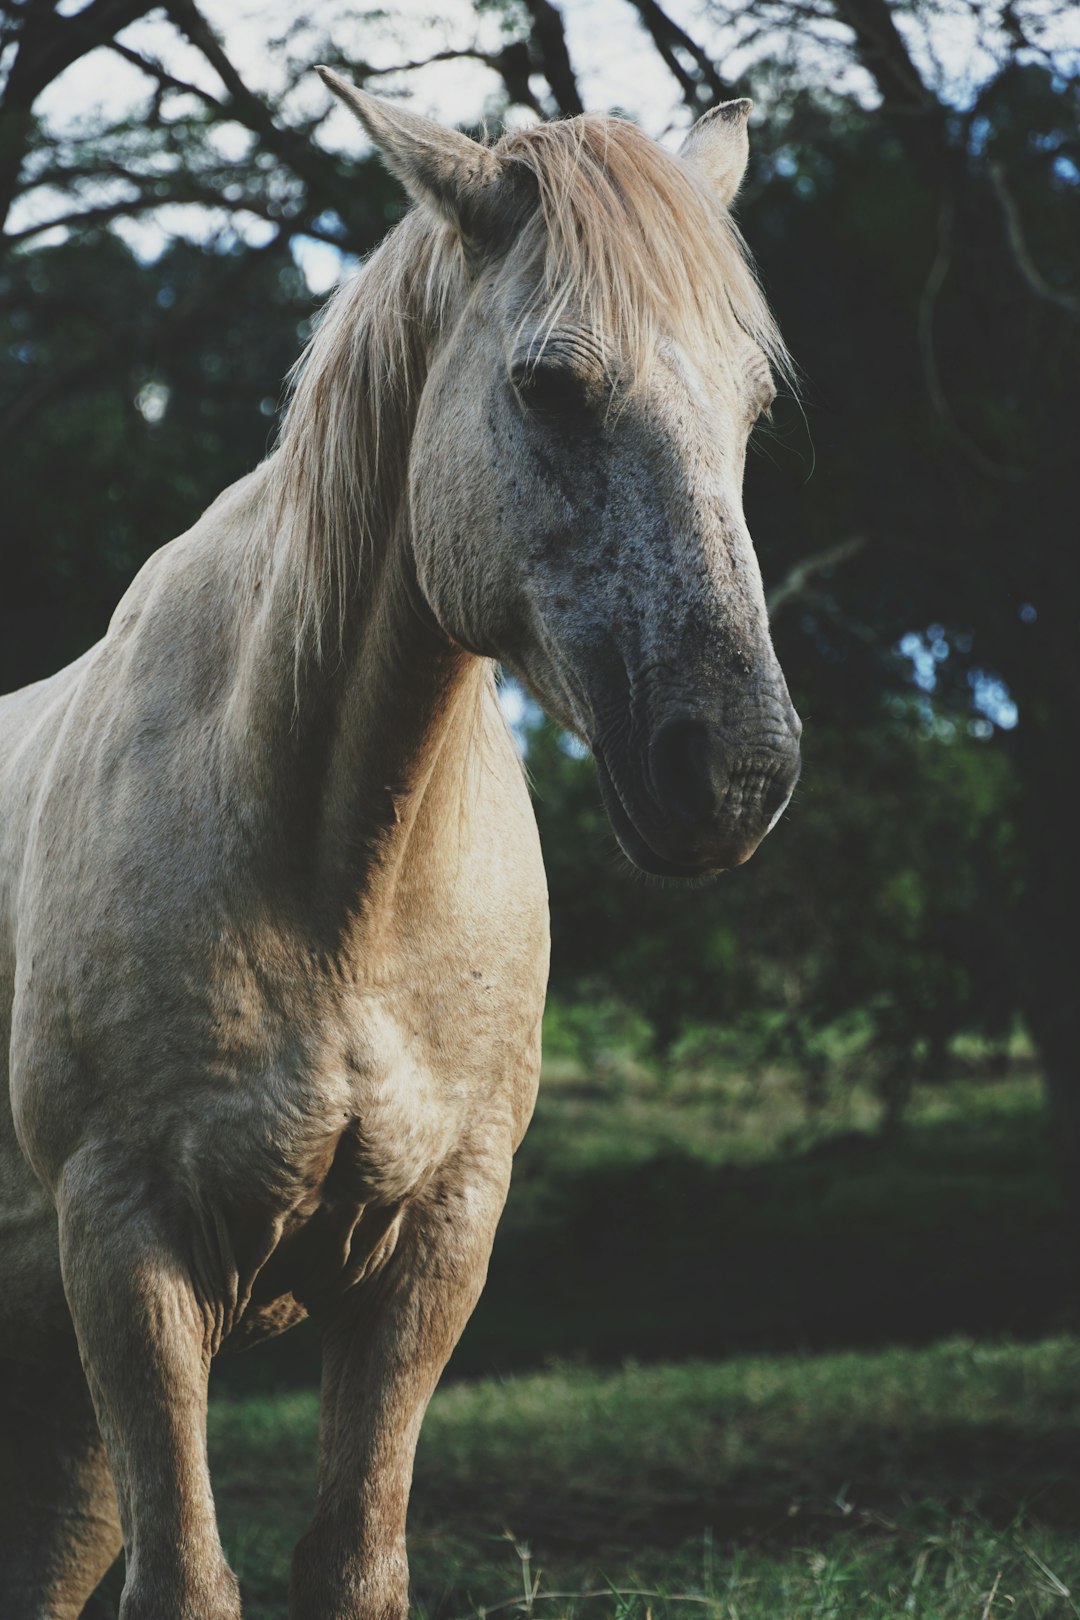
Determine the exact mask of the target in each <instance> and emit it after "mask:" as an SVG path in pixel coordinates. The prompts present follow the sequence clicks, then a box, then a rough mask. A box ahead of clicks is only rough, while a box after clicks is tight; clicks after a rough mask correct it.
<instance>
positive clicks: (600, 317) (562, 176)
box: [496, 114, 791, 386]
mask: <svg viewBox="0 0 1080 1620" xmlns="http://www.w3.org/2000/svg"><path fill="white" fill-rule="evenodd" d="M496 151H497V152H499V153H500V154H502V155H504V156H506V157H508V158H510V159H512V160H514V161H515V162H517V163H519V164H521V165H523V166H524V168H525V169H527V170H528V171H529V173H530V174H531V176H532V178H533V181H534V184H535V187H536V191H537V193H538V198H539V208H538V209H537V211H536V214H535V216H534V218H533V220H532V221H531V222H530V225H529V226H528V227H527V228H526V230H525V231H524V232H523V233H522V239H521V243H520V248H521V251H522V256H524V255H527V254H528V253H529V252H530V250H531V251H532V252H533V254H534V255H536V256H537V257H539V259H540V262H541V264H542V273H541V277H540V281H539V285H538V286H537V288H536V293H535V295H534V300H533V303H534V305H535V313H536V314H537V315H538V316H539V321H540V329H541V335H543V334H544V333H550V332H552V331H554V329H555V328H556V326H557V325H558V322H559V320H560V319H561V318H562V316H563V314H564V313H565V312H567V311H570V312H572V313H573V316H574V319H575V322H576V323H577V324H579V325H584V326H585V327H586V328H588V329H590V330H591V332H592V334H593V337H594V338H595V340H596V342H597V343H598V345H599V347H600V348H601V349H602V351H603V352H604V353H605V355H606V356H607V357H608V359H609V361H610V362H611V363H612V365H613V368H614V370H615V371H616V372H618V373H620V374H622V375H624V376H625V377H626V378H627V380H628V381H629V382H630V385H631V386H634V385H635V384H641V383H643V381H644V380H645V379H647V377H648V374H649V370H650V367H651V363H652V360H653V358H654V357H655V354H656V352H657V339H658V338H660V337H669V338H673V339H674V340H675V341H677V342H679V343H681V344H685V345H686V346H688V347H689V348H690V349H691V350H700V349H701V346H702V344H703V343H705V344H706V345H708V346H711V347H714V348H715V346H716V345H720V347H721V349H723V348H725V347H729V346H730V342H731V340H732V339H733V338H734V337H735V336H736V335H737V334H738V333H744V334H745V335H746V336H748V337H749V338H751V339H752V340H753V341H754V342H755V343H757V344H758V346H759V347H760V348H761V349H762V351H763V353H764V354H765V356H766V357H767V359H768V361H769V363H770V364H771V365H772V366H773V368H774V369H775V370H776V371H778V372H779V373H780V374H781V375H782V376H785V377H789V376H790V369H791V367H790V361H789V359H788V355H787V350H786V348H785V346H784V342H783V339H782V338H781V336H780V332H779V329H778V327H777V325H776V322H775V320H774V318H773V316H772V313H771V311H770V310H769V307H768V304H767V302H766V300H765V296H764V294H763V292H762V290H761V287H760V285H759V284H758V280H757V277H756V274H755V272H754V269H753V265H752V262H751V260H750V256H749V253H748V251H747V249H746V246H745V243H744V242H743V239H742V235H741V233H740V231H739V229H738V226H737V225H736V224H735V221H734V220H733V219H732V217H731V214H730V213H729V211H728V210H727V208H725V207H724V206H723V205H722V204H721V202H720V201H719V199H718V198H717V196H716V193H715V191H714V190H713V187H712V185H711V184H710V182H709V180H708V178H707V177H706V176H705V174H704V173H703V172H702V171H700V170H699V169H698V168H697V167H696V166H695V165H693V164H692V163H690V162H686V161H684V160H682V159H681V158H678V157H675V156H673V155H672V154H671V153H669V152H667V151H665V150H664V148H663V147H661V146H660V145H658V144H657V142H656V141H654V140H652V139H651V138H650V137H649V136H648V135H646V134H644V132H643V131H642V130H640V129H638V127H637V126H636V125H635V124H631V123H630V122H628V121H627V120H626V119H622V118H614V117H602V116H599V115H593V114H586V115H584V116H582V117H579V118H570V119H562V120H559V121H558V122H555V123H550V124H537V125H534V126H532V127H531V128H529V129H526V130H522V131H519V132H516V133H514V134H512V135H507V136H504V138H503V139H502V140H501V141H500V142H499V143H498V145H497V147H496ZM533 312H534V311H533V309H532V308H530V309H529V310H528V311H527V312H526V315H527V317H528V315H531V314H532V313H533Z"/></svg>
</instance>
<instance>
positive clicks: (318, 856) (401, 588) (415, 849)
mask: <svg viewBox="0 0 1080 1620" xmlns="http://www.w3.org/2000/svg"><path fill="white" fill-rule="evenodd" d="M400 454H401V456H402V458H403V461H404V459H405V458H407V455H408V442H407V440H406V441H404V442H403V443H402V444H401V446H400ZM401 471H402V469H396V472H397V473H400V472H401ZM399 482H400V484H401V485H403V483H404V479H403V478H401V479H400V480H399ZM275 490H276V481H275V479H274V477H273V476H272V469H271V475H270V476H268V477H267V478H266V479H265V480H264V481H263V485H262V488H261V489H260V491H259V493H258V494H257V496H256V499H255V504H254V508H253V511H252V515H251V517H252V520H251V526H250V533H251V537H252V541H253V544H254V546H255V548H256V549H255V551H254V553H253V562H254V573H253V575H252V584H253V593H252V596H251V611H250V613H249V615H248V618H247V621H246V623H245V624H244V626H243V629H242V631H241V633H240V636H239V655H238V657H237V660H236V669H235V675H234V683H233V688H232V695H231V699H230V703H229V726H228V735H229V738H230V739H231V758H230V771H232V770H233V769H234V768H235V767H236V765H237V764H238V763H239V766H240V769H239V771H238V772H237V773H236V776H235V779H236V780H237V781H240V782H242V783H243V787H242V789H241V791H242V792H243V794H244V797H245V800H246V802H245V803H244V805H243V807H242V817H243V821H244V824H245V827H246V829H247V833H248V836H247V840H246V842H247V844H248V846H249V847H250V848H251V849H252V850H253V851H255V852H256V853H255V859H256V861H258V859H259V854H258V852H261V855H262V863H263V864H262V881H263V882H264V884H265V883H271V884H273V885H276V886H277V887H279V888H280V887H281V885H282V884H284V885H285V886H286V888H287V889H289V890H290V891H291V899H290V901H289V904H290V907H291V908H296V907H299V908H300V909H301V910H302V911H303V913H304V914H305V916H306V917H308V918H309V919H311V918H312V917H315V918H316V919H317V926H318V928H319V930H320V932H321V933H322V934H323V935H324V936H327V937H337V936H339V935H340V933H341V930H342V929H343V928H344V927H345V926H346V924H348V926H352V925H353V920H354V919H355V918H356V916H357V915H358V914H363V915H364V916H365V917H366V918H368V919H369V920H370V919H373V918H375V917H376V915H377V913H378V912H379V911H380V909H381V910H382V911H384V912H385V911H388V910H392V909H393V905H394V901H395V895H396V894H397V891H398V889H399V887H400V884H401V882H402V881H403V880H407V881H411V882H412V883H414V884H415V883H416V882H418V881H419V882H423V883H425V884H427V885H428V886H431V885H433V884H434V885H436V886H437V876H438V867H439V861H440V859H441V849H440V839H441V837H442V836H443V833H444V832H445V830H446V829H451V828H452V829H454V830H455V836H456V830H457V829H458V828H459V827H460V825H461V823H462V813H461V812H462V798H463V795H464V794H465V793H466V792H468V791H471V790H470V789H469V788H468V786H467V784H468V783H469V781H470V780H475V779H476V774H477V767H478V766H480V765H481V764H482V758H483V755H484V752H485V749H486V748H487V747H488V746H490V745H491V743H492V741H493V732H492V719H493V713H492V704H493V697H492V672H491V666H490V665H489V664H488V662H487V661H486V660H483V659H480V658H477V657H475V656H473V655H472V654H469V653H466V652H464V651H462V650H461V649H460V648H458V647H456V646H455V645H454V644H453V643H451V642H450V640H449V638H448V637H447V636H446V635H445V633H444V632H443V631H442V630H441V629H440V628H439V626H438V624H437V623H436V622H435V620H434V618H433V616H432V614H431V612H430V609H429V608H428V606H427V604H426V602H425V600H424V598H423V596H422V593H421V591H420V588H419V585H418V583H417V580H416V574H415V568H414V565H413V548H412V543H411V534H410V528H409V522H408V516H407V513H406V512H405V511H404V510H399V511H398V512H397V513H396V514H395V515H394V517H393V519H392V521H391V522H390V523H389V525H388V527H387V530H386V531H385V532H379V533H374V534H369V535H368V536H367V537H366V545H365V549H364V557H365V561H364V566H363V568H362V570H361V571H360V574H359V577H358V578H357V579H356V580H355V581H354V583H353V584H352V585H351V587H350V588H349V590H348V591H347V593H346V594H345V596H344V597H343V598H342V599H341V600H340V601H335V602H332V603H330V604H328V606H327V611H326V614H325V619H326V622H327V625H328V627H329V628H328V629H327V632H326V634H325V636H324V637H323V638H322V639H321V640H320V639H319V638H318V637H316V636H313V635H311V634H310V633H305V627H304V623H303V615H302V612H301V611H300V609H299V607H298V594H297V585H296V579H295V573H294V572H293V570H291V569H290V568H289V567H288V566H281V562H282V559H283V558H284V559H285V561H286V563H287V560H288V556H289V551H290V547H293V546H295V545H297V544H299V543H301V542H302V540H303V538H304V533H305V523H306V514H303V513H296V512H292V513H290V512H288V511H284V512H283V511H282V510H281V508H280V506H277V505H276V504H275V501H276V495H275ZM270 520H273V522H271V521H270ZM273 523H276V527H277V538H276V560H277V564H278V566H274V565H273V559H271V557H270V556H268V555H267V554H266V551H265V546H266V544H267V542H266V541H265V540H264V539H263V538H262V536H263V535H265V534H266V532H267V530H268V529H269V528H271V527H272V526H273ZM260 547H263V548H264V549H262V550H261V551H260V549H259V548H260ZM418 872H420V873H421V874H422V875H421V876H420V877H419V878H418V875H417V874H418Z"/></svg>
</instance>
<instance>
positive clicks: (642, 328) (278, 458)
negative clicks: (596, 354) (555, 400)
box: [259, 115, 791, 657]
mask: <svg viewBox="0 0 1080 1620" xmlns="http://www.w3.org/2000/svg"><path fill="white" fill-rule="evenodd" d="M495 150H496V151H497V152H498V153H499V154H500V155H502V156H504V157H506V158H507V159H509V160H511V162H512V163H513V164H515V165H521V166H522V167H523V169H524V170H526V171H527V172H528V174H529V175H530V176H531V179H532V184H533V188H534V192H535V197H536V206H535V207H534V208H533V209H532V211H531V214H530V215H529V217H528V218H527V219H526V221H525V223H524V224H523V226H522V227H521V229H520V231H519V234H518V237H517V239H516V241H515V243H514V244H513V246H512V247H511V250H510V252H509V253H507V254H506V255H505V257H504V258H503V259H502V260H501V262H500V265H499V268H498V270H497V272H496V278H497V280H498V281H500V282H502V283H503V290H506V291H509V292H514V291H517V292H519V293H520V292H522V291H524V296H523V297H520V296H519V297H518V298H517V299H516V306H517V308H518V310H519V324H520V325H521V326H522V327H525V326H526V325H531V327H532V336H533V338H534V340H536V339H538V340H539V347H540V348H542V346H543V343H544V341H545V340H546V338H547V337H548V336H550V335H551V334H552V333H553V332H554V331H555V330H556V328H557V326H558V324H559V321H560V320H561V319H562V318H563V317H564V316H566V315H572V317H573V319H574V322H575V324H576V325H578V326H579V327H580V326H585V327H586V328H588V329H590V330H591V333H592V335H593V337H594V339H595V342H596V345H597V347H598V348H599V350H600V351H601V353H602V354H603V355H604V357H605V359H606V360H607V361H608V363H609V365H610V368H611V371H612V375H613V377H619V378H625V379H628V380H629V383H630V386H635V385H640V384H641V383H642V382H643V380H644V379H646V378H647V376H648V374H649V370H650V366H651V363H652V360H653V358H654V356H655V354H656V352H657V340H658V339H659V338H661V337H669V338H673V339H674V340H675V341H676V342H678V343H680V344H682V345H684V346H686V347H687V348H688V349H689V350H690V351H691V352H699V351H700V350H701V347H702V345H703V344H704V345H707V346H709V347H711V348H712V349H714V350H715V349H716V347H717V346H719V348H720V350H721V352H723V351H724V350H725V349H730V348H731V347H732V344H733V342H734V340H735V339H736V338H737V336H738V335H740V334H742V335H744V336H745V337H749V338H750V339H751V340H752V341H753V342H755V343H756V344H757V345H758V346H759V348H760V349H761V350H762V352H763V353H764V355H765V356H766V358H767V359H768V361H769V363H770V364H771V365H772V367H773V369H774V370H776V371H777V372H779V373H780V374H781V375H782V376H784V377H788V378H790V374H791V372H790V362H789V360H788V356H787V351H786V349H785V346H784V343H783V340H782V338H781V336H780V333H779V330H778V328H777V325H776V323H775V321H774V319H773V316H772V314H771V312H770V310H769V307H768V304H767V302H766V300H765V296H764V294H763V292H762V290H761V288H760V286H759V284H758V281H757V277H756V275H755V272H754V269H753V265H752V262H751V260H750V257H749V254H748V252H747V250H746V247H745V244H744V243H743V239H742V236H741V234H740V232H739V229H738V227H737V226H736V224H735V222H734V220H733V219H732V218H731V215H730V213H729V212H728V210H727V209H726V208H725V207H724V206H723V205H722V204H721V203H720V202H719V200H718V199H717V197H716V195H715V193H714V191H713V190H712V188H711V186H710V183H709V181H708V179H707V178H706V177H705V175H704V174H702V173H701V172H699V171H698V170H697V169H696V168H695V167H694V166H693V165H692V164H690V163H688V162H685V161H683V160H681V159H680V158H677V157H674V156H672V155H671V154H670V153H668V152H666V151H665V150H664V149H663V148H662V147H660V146H659V145H658V144H657V143H656V142H655V141H653V140H652V139H650V137H648V136H647V135H645V134H644V133H643V132H642V131H641V130H639V129H638V128H637V127H636V126H635V125H633V124H631V123H629V122H628V121H626V120H624V119H619V118H612V117H602V116H598V115H585V116H583V117H580V118H573V119H564V120H559V121H558V122H554V123H550V124H538V125H534V126H533V127H531V128H529V129H526V130H523V131H518V132H515V133H513V134H510V135H506V136H504V137H503V138H502V139H501V140H500V141H499V142H498V144H497V146H496V148H495ZM515 283H516V284H517V286H516V287H515ZM465 285H466V270H465V260H464V255H463V252H462V247H461V243H460V241H459V239H458V238H457V236H456V235H455V233H454V232H453V231H452V230H451V229H450V228H449V227H448V226H446V225H445V224H443V223H441V222H439V221H438V220H436V219H435V217H434V216H433V215H432V214H431V213H430V212H429V211H428V210H426V209H424V208H414V209H413V210H412V211H411V212H410V213H409V214H408V215H407V216H406V217H405V219H404V220H403V221H402V222H401V224H400V225H398V226H397V227H396V229H395V230H394V231H393V232H391V234H390V236H389V237H387V238H386V240H385V241H384V242H383V243H382V244H381V246H380V247H379V248H378V249H377V251H376V252H375V253H374V254H373V255H372V257H371V258H370V259H369V260H368V262H367V264H366V265H365V266H364V268H363V270H362V271H361V272H360V274H359V275H358V276H356V277H354V278H352V279H351V280H349V281H347V282H345V283H344V284H343V285H342V286H341V287H340V288H339V289H338V290H337V292H336V293H335V294H334V295H333V296H332V297H331V299H330V300H329V302H328V304H327V305H326V307H325V309H324V310H323V313H322V315H321V317H320V319H319V321H318V323H317V326H316V329H315V332H314V335H313V336H312V339H311V341H310V343H309V344H308V346H307V348H306V350H305V351H304V353H303V354H302V355H301V357H300V359H299V360H298V361H297V363H296V365H295V367H294V368H293V371H292V373H291V375H290V384H291V390H292V392H291V398H290V401H289V405H288V409H287V411H286V415H285V419H284V422H283V425H282V431H281V436H280V440H279V445H278V450H277V453H276V455H275V457H274V460H273V468H272V476H271V482H270V489H271V492H272V500H273V508H274V509H273V528H274V530H275V533H276V541H275V544H276V556H275V566H276V567H278V568H280V569H282V570H284V571H286V573H287V577H288V578H289V579H290V580H291V581H292V584H293V589H294V592H295V603H296V630H297V655H298V657H299V655H300V652H301V651H303V650H305V649H309V650H311V651H313V652H315V653H316V654H319V653H320V652H321V651H322V650H324V648H325V647H327V646H331V647H332V646H334V645H337V644H338V642H339V640H340V634H341V632H342V630H343V626H344V619H345V614H346V611H347V604H348V600H349V596H350V587H351V586H352V585H354V584H355V582H356V580H357V579H358V576H359V573H360V569H361V566H362V562H363V559H364V557H365V556H367V555H370V554H371V551H372V549H373V548H374V547H375V546H376V545H377V544H378V543H379V542H380V539H381V538H388V536H389V534H390V532H391V530H392V527H393V524H394V522H395V519H396V517H397V514H398V512H399V511H400V509H401V504H402V496H403V492H404V480H405V468H406V463H407V453H408V447H409V443H410V440H411V437H412V431H413V425H414V422H415V417H416V411H417V407H418V404H419V399H420V394H421V392H422V390H423V386H424V382H425V379H426V376H427V372H428V369H429V366H430V362H431V358H432V353H433V350H434V347H435V345H436V344H437V341H438V335H439V331H440V329H441V328H442V326H443V324H444V316H445V314H446V312H447V310H448V309H450V308H452V307H453V306H454V305H455V304H456V302H457V301H458V299H459V297H460V295H461V293H462V292H463V290H464V287H465ZM705 352H708V348H706V351H705ZM259 566H260V569H261V566H262V565H261V562H260V565H259Z"/></svg>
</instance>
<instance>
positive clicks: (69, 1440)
mask: <svg viewBox="0 0 1080 1620" xmlns="http://www.w3.org/2000/svg"><path fill="white" fill-rule="evenodd" d="M119 1551H120V1520H119V1519H118V1517H117V1513H116V1495H115V1492H114V1491H113V1483H112V1477H111V1476H110V1474H109V1465H108V1463H107V1461H106V1458H105V1447H104V1445H103V1443H102V1439H101V1435H100V1433H99V1432H98V1425H97V1419H96V1418H95V1416H94V1411H93V1407H92V1406H91V1404H90V1392H89V1390H88V1389H87V1387H86V1379H85V1378H84V1377H83V1372H82V1368H81V1367H80V1366H79V1358H78V1356H77V1355H76V1353H75V1346H74V1344H72V1345H71V1346H70V1348H69V1349H68V1350H67V1352H66V1353H64V1352H62V1351H61V1352H57V1353H56V1354H53V1355H49V1356H46V1357H42V1358H41V1359H39V1360H37V1361H35V1362H33V1363H28V1362H17V1361H3V1362H0V1615H3V1616H5V1617H7V1616H9V1615H10V1616H11V1617H12V1620H15V1617H18V1620H78V1616H79V1615H81V1614H82V1612H83V1608H84V1606H85V1604H86V1600H87V1599H88V1598H89V1596H90V1594H91V1593H92V1592H93V1590H94V1588H95V1587H96V1586H97V1584H98V1582H99V1581H100V1580H101V1577H102V1576H103V1575H104V1574H105V1571H106V1570H107V1569H108V1567H109V1565H110V1564H111V1563H112V1562H113V1560H114V1559H115V1557H116V1555H117V1553H118V1552H119Z"/></svg>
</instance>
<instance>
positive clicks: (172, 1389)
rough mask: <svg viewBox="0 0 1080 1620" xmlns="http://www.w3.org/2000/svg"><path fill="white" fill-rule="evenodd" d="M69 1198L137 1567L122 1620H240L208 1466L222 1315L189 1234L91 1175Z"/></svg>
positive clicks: (64, 1195) (88, 1340)
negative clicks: (201, 1279) (210, 1394)
mask: <svg viewBox="0 0 1080 1620" xmlns="http://www.w3.org/2000/svg"><path fill="white" fill-rule="evenodd" d="M58 1191H59V1195H58V1198H57V1207H58V1212H59V1216H60V1254H61V1262H62V1266H63V1275H64V1288H65V1292H66V1294H67V1299H68V1305H69V1307H70V1309H71V1314H72V1318H73V1320H74V1323H75V1329H76V1333H77V1335H78V1339H79V1349H80V1352H81V1354H82V1359H83V1366H84V1368H85V1370H86V1377H87V1382H88V1384H89V1387H90V1393H91V1395H92V1397H93V1401H94V1407H95V1410H96V1412H97V1417H98V1423H99V1425H100V1427H101V1432H102V1434H103V1436H104V1438H105V1445H106V1448H107V1451H108V1457H109V1464H110V1467H111V1469H112V1475H113V1479H114V1481H115V1484H116V1495H117V1500H118V1503H119V1509H120V1520H121V1524H122V1526H123V1533H124V1547H125V1550H126V1553H127V1580H126V1583H125V1585H124V1592H123V1597H122V1598H121V1601H120V1620H239V1615H240V1600H239V1596H238V1592H237V1586H236V1581H235V1578H234V1576H233V1575H232V1572H231V1571H230V1569H229V1567H228V1565H227V1564H226V1562H225V1558H224V1554H223V1553H222V1550H221V1543H220V1540H219V1538H218V1531H217V1523H216V1519H215V1514H214V1503H213V1498H212V1496H211V1491H210V1476H209V1470H208V1467H207V1458H206V1400H207V1383H208V1378H209V1369H210V1357H211V1353H212V1350H213V1347H214V1333H215V1311H214V1308H213V1306H212V1304H211V1303H210V1302H209V1301H208V1300H207V1298H206V1296H205V1293H203V1292H201V1291H200V1290H199V1289H198V1288H197V1287H196V1285H195V1282H194V1280H193V1270H194V1267H193V1264H192V1261H191V1258H190V1256H188V1255H186V1254H185V1253H184V1252H183V1249H184V1239H183V1237H182V1223H181V1222H180V1221H179V1220H178V1219H177V1218H176V1216H177V1212H176V1211H171V1212H164V1211H162V1210H161V1208H160V1206H158V1205H157V1204H156V1203H155V1202H154V1201H153V1199H152V1198H151V1196H150V1195H149V1194H148V1193H147V1192H146V1190H145V1189H144V1188H139V1187H138V1186H133V1185H132V1184H131V1183H130V1182H128V1181H126V1180H122V1181H118V1179H117V1178H116V1176H115V1174H106V1173H103V1172H102V1171H101V1170H100V1169H99V1168H98V1167H96V1166H94V1165H93V1164H90V1163H87V1162H84V1163H82V1164H80V1163H74V1164H71V1165H69V1167H68V1168H67V1169H65V1171H64V1174H63V1176H62V1178H61V1182H60V1187H59V1190H58Z"/></svg>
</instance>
